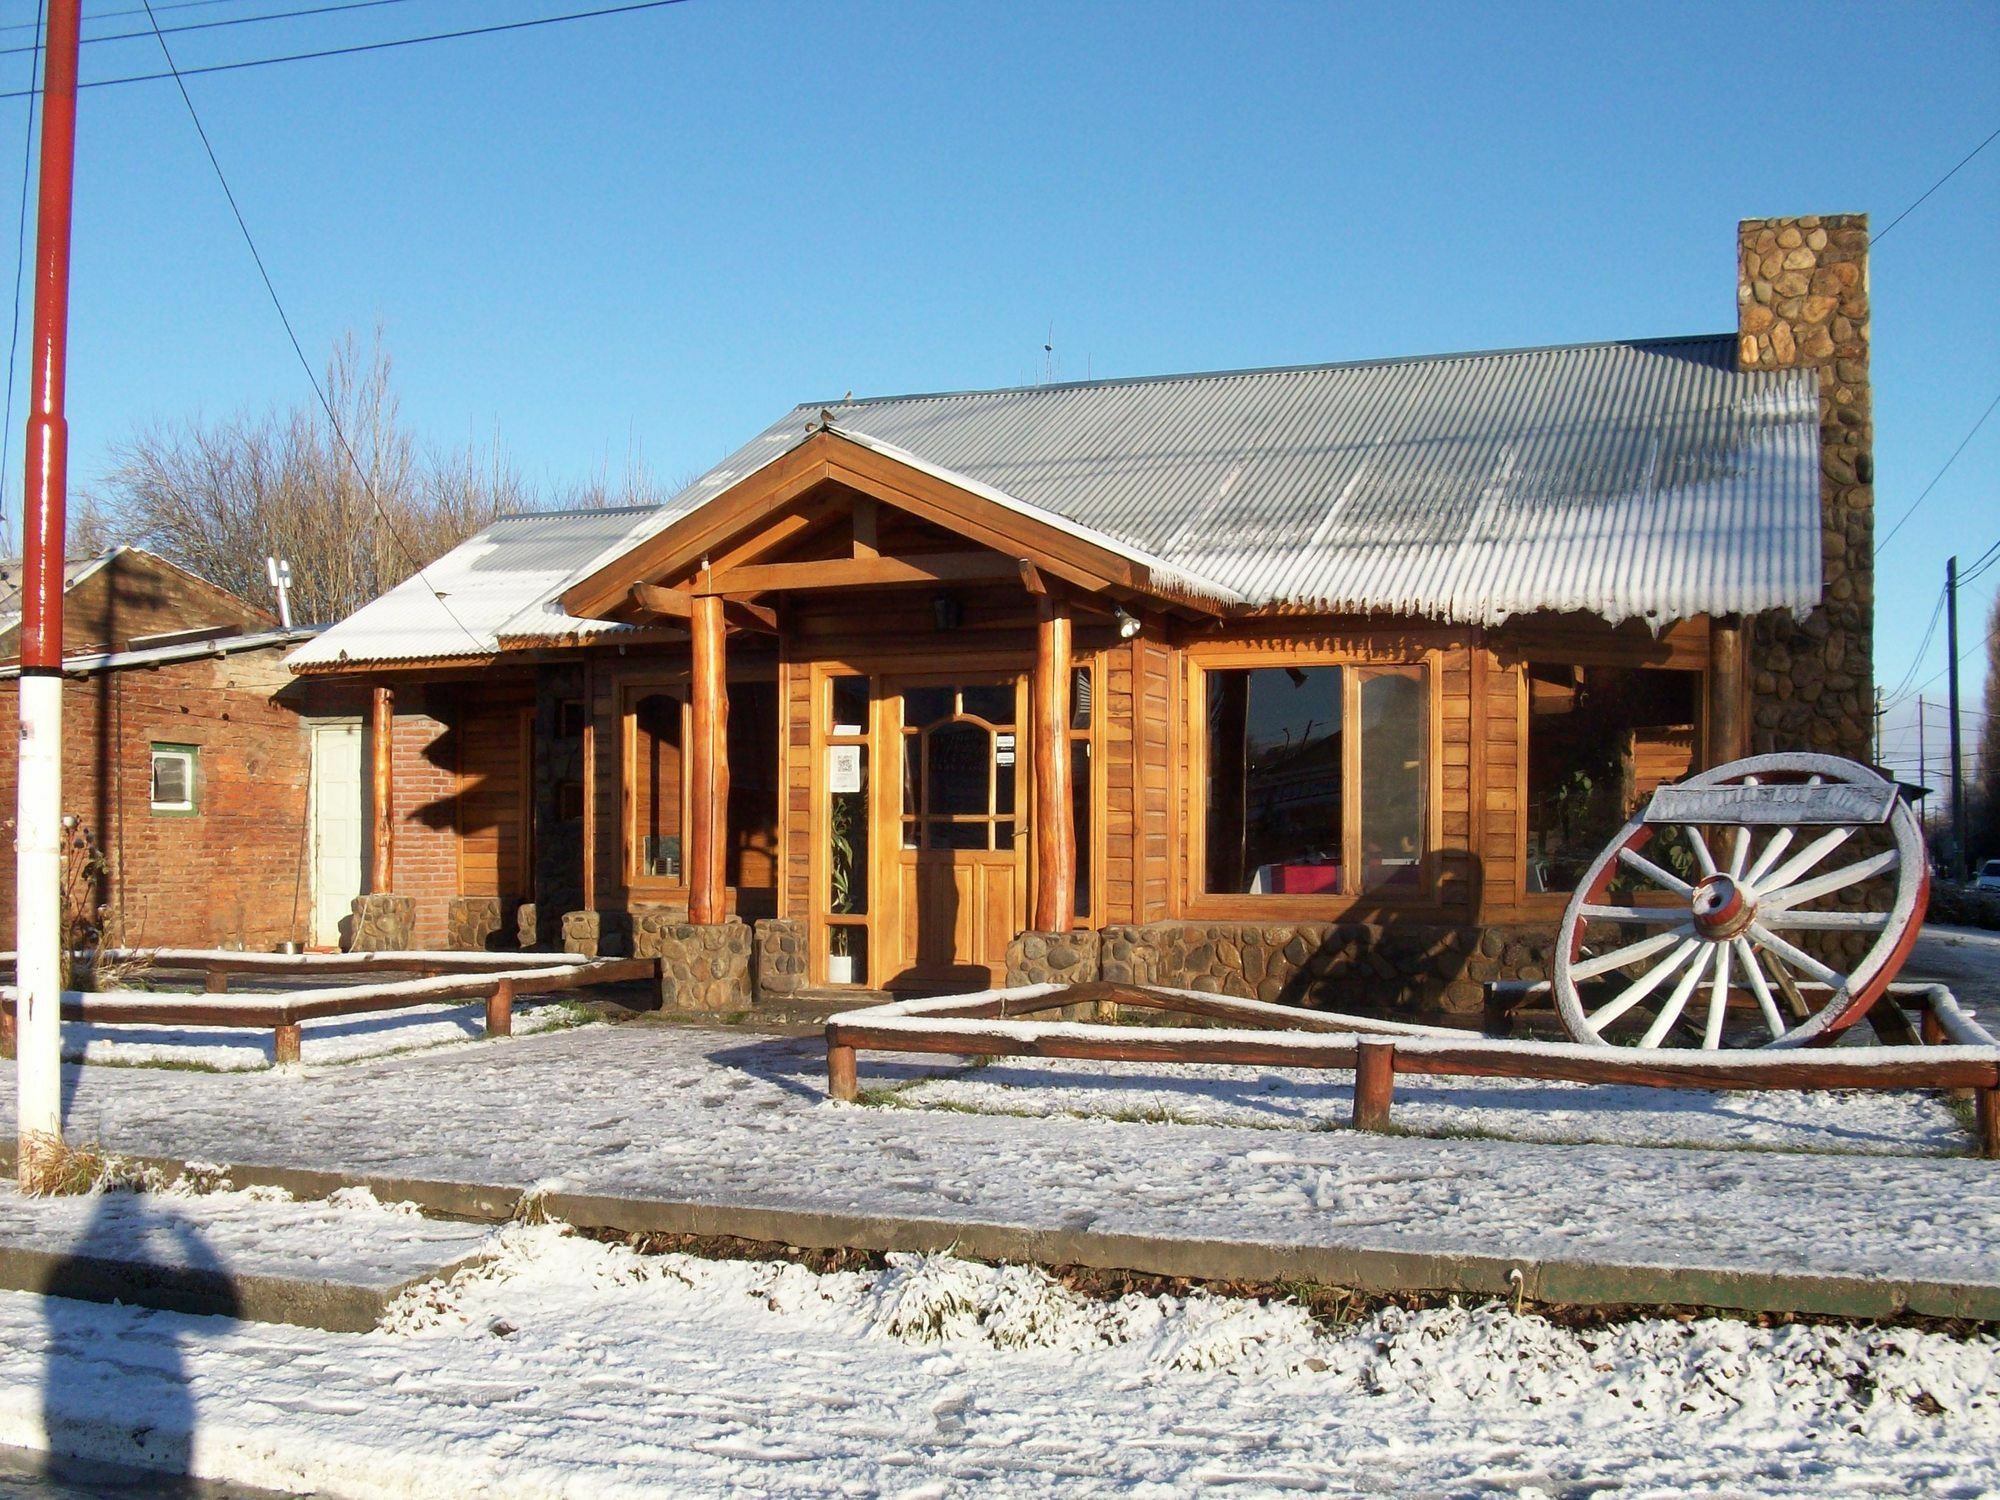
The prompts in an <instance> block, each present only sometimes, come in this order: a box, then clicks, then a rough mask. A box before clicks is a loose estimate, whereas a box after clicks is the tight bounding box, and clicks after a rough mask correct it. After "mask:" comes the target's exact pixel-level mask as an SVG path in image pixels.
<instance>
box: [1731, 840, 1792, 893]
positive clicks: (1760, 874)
mask: <svg viewBox="0 0 2000 1500" xmlns="http://www.w3.org/2000/svg"><path fill="white" fill-rule="evenodd" d="M1797 831H1798V830H1797V829H1793V828H1780V829H1779V830H1778V831H1777V832H1776V833H1774V834H1772V835H1771V842H1770V843H1768V844H1766V845H1765V846H1764V852H1763V853H1762V854H1760V855H1758V856H1757V863H1756V864H1754V865H1752V866H1751V867H1750V873H1749V874H1747V875H1745V876H1744V877H1743V881H1744V883H1745V884H1746V885H1756V884H1757V883H1758V882H1759V881H1760V880H1762V879H1763V878H1764V872H1765V871H1766V870H1768V869H1770V868H1771V866H1772V865H1775V864H1776V863H1777V862H1778V857H1779V856H1780V855H1782V854H1783V853H1784V852H1785V851H1786V850H1787V849H1789V848H1791V846H1792V835H1793V834H1795V833H1796V832H1797Z"/></svg>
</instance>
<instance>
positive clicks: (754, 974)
mask: <svg viewBox="0 0 2000 1500" xmlns="http://www.w3.org/2000/svg"><path fill="white" fill-rule="evenodd" d="M751 941H752V948H753V962H752V966H751V976H750V978H751V989H752V991H753V993H754V994H755V996H756V998H757V1000H758V1001H759V1002H760V1003H761V1002H763V1001H766V1000H789V999H791V998H792V997H793V996H795V995H797V994H798V992H799V991H800V990H802V989H804V988H805V987H806V924H805V923H803V922H799V921H794V920H793V919H792V918H790V917H765V918H764V919H763V920H762V921H759V922H757V923H755V924H754V925H753V926H752V928H751Z"/></svg>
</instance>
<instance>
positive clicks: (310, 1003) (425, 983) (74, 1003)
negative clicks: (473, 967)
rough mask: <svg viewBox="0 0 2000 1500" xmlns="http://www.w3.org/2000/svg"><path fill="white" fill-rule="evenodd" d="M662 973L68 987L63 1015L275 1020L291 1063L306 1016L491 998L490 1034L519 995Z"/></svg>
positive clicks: (8, 1025)
mask: <svg viewBox="0 0 2000 1500" xmlns="http://www.w3.org/2000/svg"><path fill="white" fill-rule="evenodd" d="M256 956H257V957H268V956H270V955H256ZM496 956H498V955H496ZM513 956H517V957H526V958H529V959H530V960H539V959H540V958H541V957H542V955H536V954H529V955H513ZM259 972H269V971H266V970H259ZM327 972H328V969H327V968H326V967H325V966H315V967H314V969H313V973H314V974H315V975H318V974H325V973H327ZM659 973H660V961H659V960H658V959H653V958H600V959H581V958H577V957H574V956H571V957H569V958H568V961H567V962H566V963H562V964H552V963H542V962H533V963H532V966H529V967H516V968H512V969H505V970H501V971H499V972H492V971H491V970H488V971H487V972H482V973H471V974H446V975H440V976H435V977H428V978H416V979H404V980H397V981H392V982H390V983H386V984H360V985H342V986H331V987H328V988H323V989H311V990H294V991H292V992H290V993H289V994H278V995H238V996H233V997H232V996H223V995H216V996H215V997H214V998H210V997H209V996H208V995H199V996H196V995H162V994H156V993H153V992H151V991H147V990H108V991H104V992H102V993H95V994H93V993H88V992H81V991H76V990H65V991H64V992H63V1000H62V1015H63V1019H64V1020H65V1021H85V1022H95V1023H99V1024H102V1025H107V1026H115V1025H138V1026H196V1027H199V1026H234V1027H245V1028H255V1029H260V1030H261V1029H264V1028H269V1029H270V1030H271V1031H272V1032H273V1034H274V1037H275V1045H276V1054H277V1060H278V1061H279V1062H281V1063H286V1062H297V1061H298V1060H299V1043H300V1030H299V1028H300V1024H301V1023H302V1022H305V1021H319V1020H326V1019H328V1018H329V1017H333V1016H352V1015H366V1014H371V1013H377V1012H386V1011H396V1010H410V1009H413V1008H415V1007H417V1006H422V1005H436V1004H439V1003H442V1002H445V1001H450V1000H470V999H484V1000H485V1001H486V1032H487V1034H488V1035H489V1036H509V1035H512V1033H513V1028H514V1000H515V997H516V996H519V995H544V994H554V993H556V992H558V991H562V990H574V989H582V988H585V987H587V986H590V985H598V984H618V983H621V982H624V981H627V980H634V979H644V980H657V979H658V977H659ZM14 1000H15V993H14V990H13V987H12V986H0V1057H12V1056H13V1055H14V1030H15V1017H14Z"/></svg>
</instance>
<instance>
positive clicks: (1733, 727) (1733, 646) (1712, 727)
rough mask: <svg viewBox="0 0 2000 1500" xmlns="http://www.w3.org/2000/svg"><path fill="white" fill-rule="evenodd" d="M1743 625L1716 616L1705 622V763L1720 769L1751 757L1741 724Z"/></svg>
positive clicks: (1732, 618)
mask: <svg viewBox="0 0 2000 1500" xmlns="http://www.w3.org/2000/svg"><path fill="white" fill-rule="evenodd" d="M1744 707H1745V694H1744V691H1743V622H1742V620H1741V619H1740V618H1738V617H1737V616H1736V615H1716V616H1715V617H1714V618H1712V619H1711V620H1710V621H1709V622H1708V763H1709V764H1710V765H1712V766H1719V765H1721V764H1723V763H1724V762H1725V761H1732V760H1740V759H1742V758H1743V757H1744V756H1746V755H1748V754H1749V753H1750V735H1749V731H1748V726H1747V725H1746V724H1745V723H1744Z"/></svg>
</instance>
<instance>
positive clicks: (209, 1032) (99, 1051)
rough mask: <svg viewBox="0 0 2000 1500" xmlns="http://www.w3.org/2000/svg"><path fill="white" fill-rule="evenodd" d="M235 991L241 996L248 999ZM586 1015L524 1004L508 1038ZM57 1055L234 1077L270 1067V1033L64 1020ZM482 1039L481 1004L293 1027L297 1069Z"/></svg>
mask: <svg viewBox="0 0 2000 1500" xmlns="http://www.w3.org/2000/svg"><path fill="white" fill-rule="evenodd" d="M250 993H251V991H249V990H241V991H239V992H238V994H239V997H240V996H241V995H247V994H250ZM584 1017H585V1013H584V1012H582V1011H580V1010H579V1009H578V1008H577V1007H576V1005H575V1004H574V1002H571V1001H567V1000H545V1001H538V1000H522V1001H517V1002H516V1003H515V1006H514V1033H515V1035H517V1036H527V1035H531V1034H533V1033H535V1032H538V1031H549V1030H553V1029H557V1028H561V1027H565V1026H574V1025H577V1024H579V1023H580V1021H581V1020H583V1019H584ZM62 1030H63V1041H62V1047H63V1057H64V1059H65V1060H66V1061H69V1062H93V1063H114V1064H125V1065H130V1066H154V1067H157V1066H161V1065H163V1064H164V1065H167V1066H178V1067H191V1068H206V1069H212V1070H214V1071H216V1072H219V1073H238V1072H248V1071H253V1070H255V1069H258V1068H270V1067H274V1066H275V1065H276V1062H277V1059H276V1056H275V1053H274V1048H275V1046H276V1043H275V1041H274V1039H273V1036H272V1033H271V1028H269V1027H268V1026H267V1027H263V1028H256V1027H248V1026H244V1027H238V1026H184V1027H183V1026H124V1025H120V1026H105V1025H94V1024H91V1023H88V1022H83V1021H65V1022H64V1023H63V1029H62ZM485 1035H486V1006H485V1002H484V1001H479V1002H475V1003H473V1004H470V1005H422V1006H417V1007H414V1008H412V1009H410V1010H399V1011H385V1012H380V1013H377V1014H374V1015H361V1016H331V1017H327V1018H326V1019H324V1020H318V1021H304V1022H301V1023H300V1025H299V1060H300V1062H301V1063H303V1064H314V1063H343V1062H355V1061H358V1060H359V1059H361V1058H364V1057H383V1056H389V1055H392V1054H394V1053H398V1052H410V1051H414V1050H416V1049H418V1048H423V1047H442V1046H446V1045H448V1044H450V1043H452V1042H466V1041H478V1040H480V1039H482V1038H483V1037H484V1036H485Z"/></svg>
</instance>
